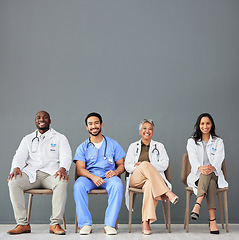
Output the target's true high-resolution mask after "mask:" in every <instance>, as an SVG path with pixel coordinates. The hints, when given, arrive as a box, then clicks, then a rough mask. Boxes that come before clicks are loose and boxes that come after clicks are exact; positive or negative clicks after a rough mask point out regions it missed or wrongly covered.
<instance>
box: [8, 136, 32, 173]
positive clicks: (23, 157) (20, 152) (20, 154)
mask: <svg viewBox="0 0 239 240" xmlns="http://www.w3.org/2000/svg"><path fill="white" fill-rule="evenodd" d="M28 157H29V150H28V147H27V138H26V137H24V138H23V139H22V141H21V143H20V145H19V147H18V149H17V151H16V154H15V155H14V157H13V160H12V166H11V171H10V173H12V171H13V169H14V168H17V167H18V168H20V170H21V171H22V169H23V168H24V167H25V166H26V161H27V159H28Z"/></svg>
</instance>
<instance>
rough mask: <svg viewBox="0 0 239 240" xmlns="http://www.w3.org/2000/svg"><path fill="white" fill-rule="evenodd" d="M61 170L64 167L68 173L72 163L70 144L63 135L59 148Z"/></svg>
mask: <svg viewBox="0 0 239 240" xmlns="http://www.w3.org/2000/svg"><path fill="white" fill-rule="evenodd" d="M59 160H60V168H61V167H63V168H65V169H66V171H67V172H68V171H69V170H70V166H71V163H72V153H71V148H70V144H69V142H68V140H67V138H66V137H65V136H64V135H61V140H60V146H59Z"/></svg>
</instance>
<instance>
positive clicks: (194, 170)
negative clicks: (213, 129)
mask: <svg viewBox="0 0 239 240" xmlns="http://www.w3.org/2000/svg"><path fill="white" fill-rule="evenodd" d="M187 151H188V156H189V162H190V164H191V173H190V174H189V175H188V178H187V184H188V186H189V187H192V188H193V192H194V194H195V195H197V186H196V185H195V182H196V181H197V180H198V179H199V177H200V174H201V172H200V171H199V169H198V167H200V166H203V154H204V148H203V143H202V142H201V141H199V142H198V144H196V143H195V141H194V139H193V138H189V139H188V142H187ZM206 152H207V156H208V159H209V162H210V164H211V165H212V166H214V167H215V170H214V173H215V175H216V176H218V182H217V184H218V188H225V187H228V183H227V181H226V180H225V178H224V175H223V172H222V169H221V168H222V162H223V160H224V158H225V152H224V144H223V140H222V139H221V138H219V137H214V138H212V136H210V139H209V141H208V143H207V145H206Z"/></svg>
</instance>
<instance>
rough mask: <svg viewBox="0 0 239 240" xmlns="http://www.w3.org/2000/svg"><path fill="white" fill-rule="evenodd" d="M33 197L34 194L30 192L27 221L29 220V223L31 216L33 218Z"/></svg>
mask: <svg viewBox="0 0 239 240" xmlns="http://www.w3.org/2000/svg"><path fill="white" fill-rule="evenodd" d="M32 198H33V194H29V200H28V210H27V221H28V224H30V218H31V210H32Z"/></svg>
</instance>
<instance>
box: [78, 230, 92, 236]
mask: <svg viewBox="0 0 239 240" xmlns="http://www.w3.org/2000/svg"><path fill="white" fill-rule="evenodd" d="M91 233H92V229H91V230H90V232H80V235H89V234H91Z"/></svg>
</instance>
